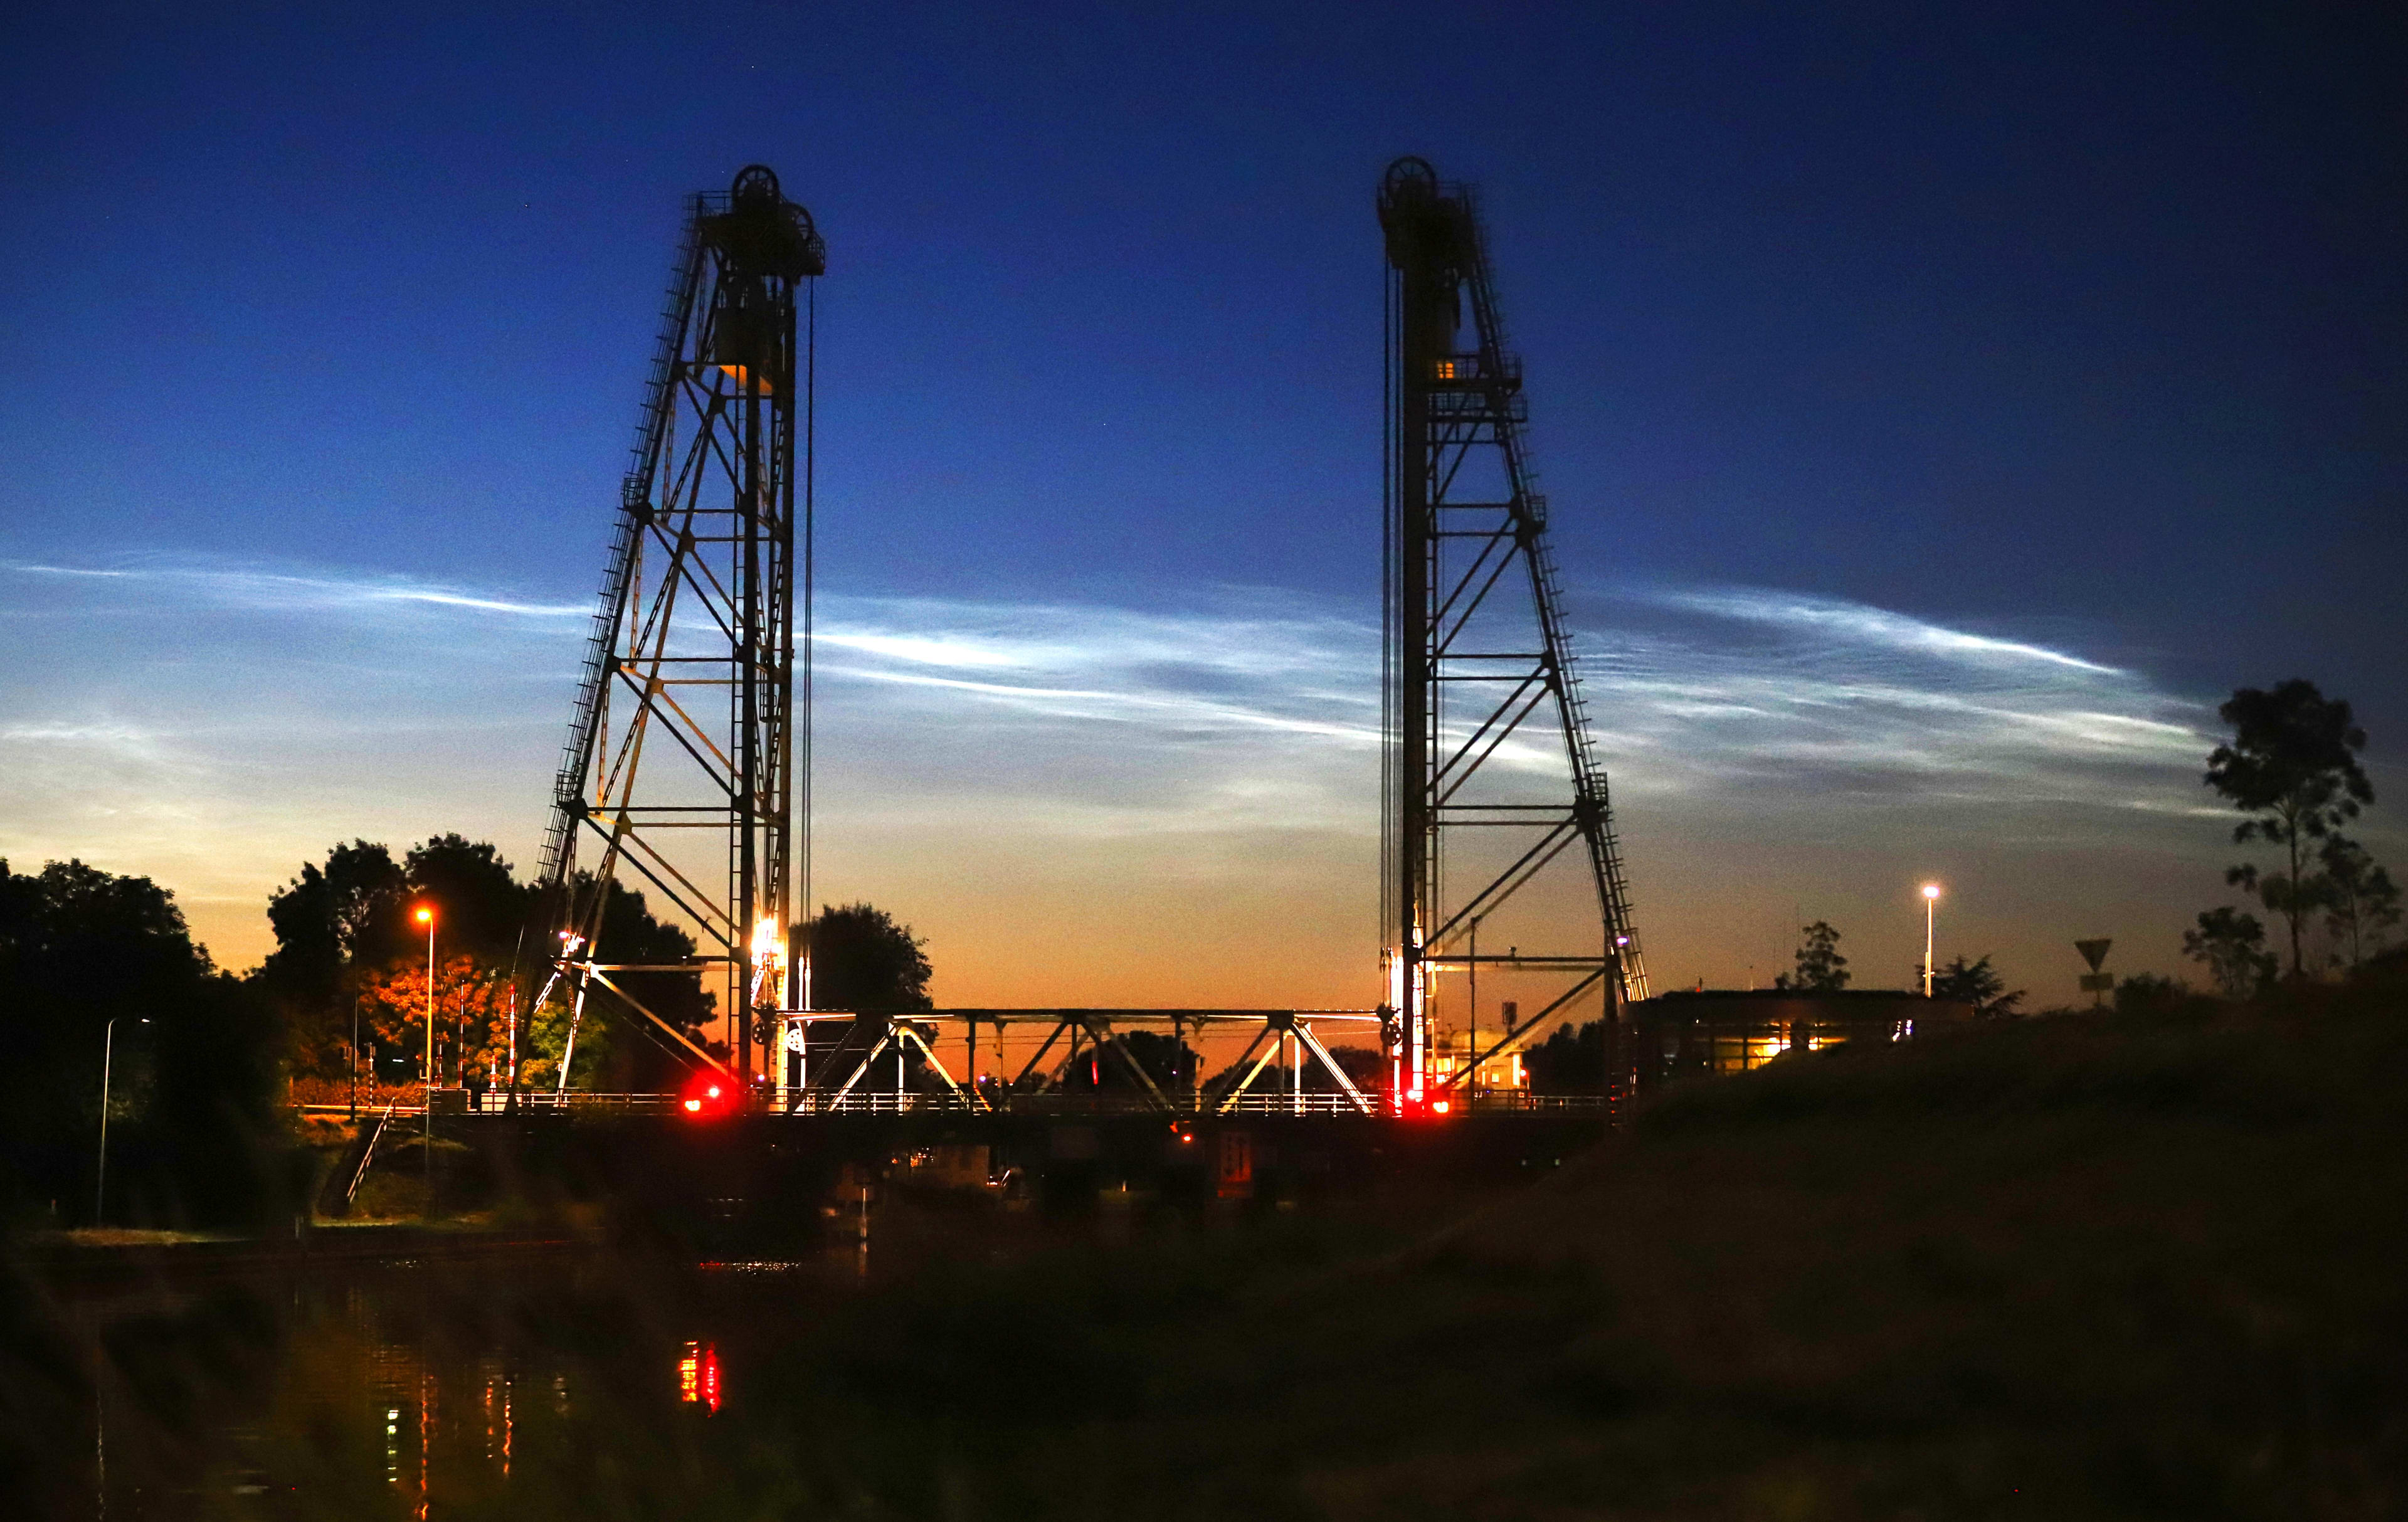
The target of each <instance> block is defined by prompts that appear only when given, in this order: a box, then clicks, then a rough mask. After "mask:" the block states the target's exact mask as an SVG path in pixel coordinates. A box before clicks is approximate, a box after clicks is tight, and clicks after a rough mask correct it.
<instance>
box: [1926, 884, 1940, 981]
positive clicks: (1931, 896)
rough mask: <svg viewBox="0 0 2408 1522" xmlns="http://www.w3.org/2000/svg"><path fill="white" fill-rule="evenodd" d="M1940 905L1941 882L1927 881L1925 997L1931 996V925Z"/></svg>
mask: <svg viewBox="0 0 2408 1522" xmlns="http://www.w3.org/2000/svg"><path fill="white" fill-rule="evenodd" d="M1939 907H1940V884H1939V883H1925V884H1924V885H1923V997H1924V998H1930V997H1931V925H1932V916H1933V913H1934V912H1935V911H1937V910H1938V908H1939Z"/></svg>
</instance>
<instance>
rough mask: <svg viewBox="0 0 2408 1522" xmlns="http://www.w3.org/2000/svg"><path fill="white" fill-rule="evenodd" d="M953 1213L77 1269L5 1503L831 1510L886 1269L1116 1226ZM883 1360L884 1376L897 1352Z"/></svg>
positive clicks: (1121, 1232) (921, 1266)
mask: <svg viewBox="0 0 2408 1522" xmlns="http://www.w3.org/2000/svg"><path fill="white" fill-rule="evenodd" d="M882 1214H883V1215H885V1223H886V1227H887V1228H891V1227H892V1226H893V1224H894V1217H893V1216H892V1215H891V1214H886V1213H882ZM961 1224H963V1223H958V1222H945V1221H935V1222H923V1223H921V1228H922V1230H921V1240H920V1241H918V1242H914V1241H913V1239H912V1234H911V1233H910V1232H909V1231H902V1232H897V1231H895V1230H893V1229H882V1233H881V1234H880V1236H879V1238H878V1240H876V1241H875V1242H873V1241H871V1240H870V1238H869V1236H868V1234H867V1232H861V1233H856V1231H855V1230H854V1229H853V1222H852V1221H851V1220H845V1221H843V1222H841V1223H840V1229H839V1230H836V1231H834V1232H832V1233H830V1237H829V1239H828V1240H827V1242H826V1244H825V1245H823V1246H821V1247H818V1248H815V1249H814V1250H812V1251H811V1252H810V1253H809V1254H808V1255H805V1256H789V1257H779V1258H748V1257H743V1256H728V1257H724V1258H697V1257H695V1256H691V1255H682V1256H681V1255H670V1254H667V1253H662V1252H629V1251H624V1250H603V1249H599V1248H595V1247H586V1246H556V1247H548V1248H525V1249H503V1250H495V1251H491V1252H487V1253H483V1254H480V1255H479V1256H467V1257H461V1256H447V1257H443V1258H432V1257H430V1258H421V1259H410V1258H406V1257H404V1258H394V1259H387V1260H374V1259H360V1258H325V1257H317V1256H310V1257H304V1256H294V1257H290V1258H285V1259H282V1260H279V1261H269V1262H254V1263H252V1264H251V1265H250V1266H248V1267H244V1266H240V1265H229V1266H226V1267H223V1268H220V1269H213V1270H206V1271H194V1270H193V1269H191V1268H189V1267H186V1268H180V1269H176V1270H173V1271H160V1272H154V1273H150V1274H145V1275H138V1276H131V1277H127V1278H122V1279H121V1280H120V1281H119V1282H116V1283H108V1282H105V1281H100V1282H87V1283H86V1284H84V1285H82V1286H80V1287H75V1288H69V1289H65V1290H63V1291H61V1292H59V1295H60V1298H58V1299H55V1300H54V1301H53V1303H52V1305H51V1306H50V1316H51V1317H52V1318H53V1319H54V1321H55V1323H56V1324H57V1325H58V1326H59V1327H61V1328H64V1329H65V1337H64V1339H63V1340H62V1341H61V1342H60V1344H59V1345H60V1346H62V1347H66V1348H71V1349H72V1350H73V1352H72V1354H71V1355H70V1356H71V1357H72V1358H73V1360H74V1361H75V1362H77V1363H79V1364H80V1365H81V1366H82V1367H81V1368H79V1369H76V1370H64V1371H54V1372H55V1373H57V1374H59V1375H60V1376H61V1377H59V1378H57V1379H56V1380H55V1381H54V1387H55V1389H56V1390H57V1391H59V1392H61V1401H62V1403H64V1402H66V1401H73V1400H80V1401H82V1402H83V1403H84V1405H85V1407H86V1409H84V1410H82V1411H80V1412H73V1411H68V1410H64V1409H53V1410H50V1412H48V1414H47V1415H46V1416H45V1417H44V1419H43V1421H42V1424H41V1425H42V1429H43V1430H44V1432H45V1433H46V1434H47V1441H46V1442H45V1443H44V1451H43V1452H41V1453H40V1454H39V1455H38V1456H37V1459H36V1473H35V1475H34V1477H33V1478H34V1484H33V1486H31V1487H30V1490H29V1493H28V1494H29V1499H30V1500H32V1501H33V1505H32V1507H31V1508H30V1509H29V1510H28V1511H26V1512H25V1513H22V1514H16V1513H14V1512H13V1510H12V1509H11V1508H8V1507H0V1512H7V1513H9V1514H10V1515H33V1516H42V1517H53V1516H56V1517H80V1516H91V1517H94V1518H101V1519H135V1518H178V1519H180V1518H188V1517H334V1516H341V1517H346V1518H385V1517H395V1518H398V1517H419V1518H427V1517H438V1516H439V1517H445V1518H453V1517H459V1518H469V1517H488V1516H491V1517H501V1516H509V1517H513V1518H549V1517H552V1516H555V1515H556V1516H562V1517H568V1516H576V1517H598V1516H619V1515H680V1516H683V1517H703V1516H712V1515H721V1514H722V1513H724V1514H725V1515H745V1516H751V1515H795V1514H796V1513H797V1512H800V1513H802V1514H804V1515H812V1514H817V1513H819V1512H822V1511H833V1512H841V1511H843V1510H845V1509H846V1505H847V1498H846V1497H845V1496H844V1495H842V1494H841V1493H839V1492H840V1490H841V1486H836V1485H835V1483H834V1482H833V1481H831V1479H830V1478H829V1476H831V1475H833V1474H838V1473H850V1474H854V1475H858V1474H860V1473H861V1472H863V1465H864V1464H865V1463H866V1462H867V1463H868V1464H870V1465H872V1466H873V1468H874V1466H875V1465H876V1464H877V1463H878V1462H879V1461H880V1460H879V1457H878V1455H877V1454H875V1453H867V1454H866V1453H865V1452H864V1444H865V1443H868V1444H869V1445H870V1446H871V1447H873V1448H875V1447H877V1446H878V1445H880V1444H881V1443H885V1442H886V1441H887V1440H886V1438H884V1437H882V1436H881V1435H878V1434H868V1435H867V1436H865V1435H864V1434H863V1433H862V1432H861V1431H860V1430H858V1425H859V1424H858V1423H857V1422H856V1421H855V1420H854V1419H853V1416H852V1415H850V1414H848V1411H847V1410H846V1406H847V1402H846V1400H845V1399H844V1392H845V1381H844V1376H843V1369H844V1366H845V1364H846V1361H847V1360H848V1359H849V1358H850V1359H852V1360H853V1361H854V1362H857V1363H863V1364H864V1365H865V1367H866V1366H867V1363H869V1362H877V1361H881V1360H880V1359H867V1360H865V1359H864V1358H863V1357H861V1355H862V1354H863V1353H864V1351H865V1350H867V1351H872V1352H877V1353H880V1354H881V1355H892V1354H893V1353H894V1352H896V1349H897V1347H898V1346H900V1345H902V1344H900V1343H895V1342H893V1341H891V1340H892V1339H907V1340H908V1339H910V1338H913V1337H925V1336H926V1335H928V1334H927V1329H926V1328H919V1329H917V1330H915V1329H913V1328H907V1327H901V1326H897V1327H894V1328H882V1327H881V1326H879V1325H878V1324H877V1319H876V1318H877V1316H878V1314H880V1313H879V1312H878V1311H877V1310H876V1309H875V1307H876V1306H877V1304H878V1303H879V1299H878V1298H879V1295H880V1293H881V1292H882V1291H883V1290H885V1289H888V1288H891V1287H895V1286H896V1285H897V1284H898V1283H899V1282H900V1281H901V1280H903V1279H904V1278H905V1277H906V1276H907V1275H916V1276H922V1278H923V1282H924V1283H925V1275H928V1274H931V1273H935V1274H939V1275H941V1274H944V1273H948V1272H951V1273H953V1274H955V1275H957V1276H958V1275H962V1274H964V1273H965V1272H967V1273H968V1274H969V1275H971V1276H973V1277H974V1276H975V1275H976V1274H977V1273H978V1272H979V1271H980V1267H981V1263H980V1260H982V1259H983V1260H997V1261H1011V1260H1017V1259H1018V1258H1020V1257H1022V1256H1026V1255H1028V1254H1032V1253H1034V1254H1042V1253H1045V1252H1047V1251H1051V1250H1053V1249H1055V1248H1059V1247H1061V1246H1063V1245H1065V1239H1066V1238H1068V1239H1074V1241H1073V1242H1072V1243H1071V1244H1072V1245H1081V1244H1084V1245H1092V1244H1093V1243H1094V1242H1095V1240H1096V1238H1097V1237H1098V1236H1102V1237H1104V1238H1106V1239H1108V1240H1109V1239H1111V1238H1114V1237H1125V1234H1126V1232H1127V1227H1126V1224H1125V1222H1120V1221H1115V1220H1114V1219H1113V1217H1112V1215H1111V1213H1109V1212H1107V1213H1104V1214H1103V1215H1102V1216H1101V1218H1100V1219H1095V1220H1090V1221H1087V1222H1085V1223H1082V1224H1081V1225H1080V1226H1078V1227H1076V1228H1068V1229H1066V1228H1059V1227H1055V1228H1046V1227H1042V1226H1040V1225H1038V1224H1036V1223H1030V1224H1028V1225H1027V1226H1026V1227H1025V1228H1020V1232H1019V1235H1018V1236H1017V1237H1015V1236H1014V1233H1013V1228H1012V1224H1011V1223H998V1222H996V1221H995V1220H993V1219H988V1220H987V1221H985V1222H983V1223H982V1224H980V1225H979V1226H978V1227H977V1228H975V1229H974V1230H972V1231H970V1232H968V1233H963V1232H961V1231H959V1230H958V1229H957V1228H958V1227H959V1226H960V1225H961ZM1140 1230H1142V1228H1140ZM1006 1314H1011V1313H1006ZM882 1340H886V1345H884V1346H880V1343H882ZM934 1340H935V1341H942V1342H959V1341H960V1338H959V1337H958V1336H957V1335H955V1334H954V1333H953V1332H940V1333H939V1334H938V1336H937V1337H936V1338H935V1339H934ZM874 1377H877V1378H884V1379H888V1380H890V1381H891V1379H892V1378H893V1371H892V1367H891V1365H890V1366H888V1368H887V1369H886V1371H885V1372H883V1373H881V1374H878V1375H876V1376H874ZM939 1377H940V1378H941V1377H942V1376H941V1375H939ZM954 1383H955V1384H956V1385H958V1384H959V1380H958V1379H956V1380H955V1381H954ZM70 1391H72V1392H74V1393H73V1394H72V1395H68V1394H66V1393H65V1392H70ZM886 1393H887V1395H888V1396H890V1397H891V1396H892V1395H893V1392H891V1391H889V1392H886ZM913 1442H914V1440H913V1439H911V1438H910V1437H909V1436H908V1435H897V1436H896V1439H895V1441H894V1461H895V1462H896V1463H899V1464H909V1463H910V1462H911V1461H912V1460H911V1457H910V1456H911V1453H912V1448H913ZM838 1450H841V1451H840V1452H839V1451H838ZM855 1499H858V1498H855Z"/></svg>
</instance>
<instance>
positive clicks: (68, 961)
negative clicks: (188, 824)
mask: <svg viewBox="0 0 2408 1522" xmlns="http://www.w3.org/2000/svg"><path fill="white" fill-rule="evenodd" d="M112 1022H114V1023H115V1026H114V1032H113V1036H112V1032H111V1023H112ZM0 1042H5V1050H6V1051H7V1060H6V1061H5V1062H0V1209H6V1210H7V1211H8V1212H9V1213H15V1212H17V1211H19V1210H22V1209H23V1208H25V1207H26V1206H27V1205H29V1204H33V1203H37V1202H41V1201H48V1200H58V1201H60V1202H61V1203H62V1205H63V1206H65V1208H66V1209H68V1210H69V1211H71V1212H72V1213H73V1214H74V1215H80V1214H81V1213H82V1212H83V1211H84V1210H86V1209H88V1208H89V1207H90V1203H91V1199H92V1197H91V1194H90V1192H89V1191H90V1189H91V1187H92V1179H91V1171H90V1170H92V1168H93V1164H94V1156H95V1152H96V1142H97V1123H98V1120H99V1114H100V1108H101V1102H102V1092H101V1091H102V1069H103V1061H104V1054H105V1055H106V1057H107V1066H108V1108H109V1112H110V1114H111V1115H112V1117H113V1119H114V1124H113V1125H112V1127H111V1143H112V1147H111V1150H112V1152H114V1153H117V1154H118V1157H117V1161H116V1164H115V1165H113V1167H112V1170H111V1173H110V1178H111V1181H112V1183H111V1187H110V1190H109V1196H110V1199H111V1202H112V1203H111V1209H112V1213H113V1214H114V1217H115V1218H116V1219H121V1220H122V1219H125V1218H127V1216H126V1213H124V1211H122V1210H121V1209H120V1208H119V1207H120V1202H122V1201H126V1200H129V1199H136V1198H137V1197H139V1198H140V1199H142V1200H144V1201H145V1203H144V1204H143V1206H142V1213H143V1215H144V1216H145V1218H150V1219H163V1220H170V1221H176V1220H183V1221H195V1222H201V1223H224V1222H230V1221H234V1220H236V1219H239V1218H240V1217H242V1216H244V1215H245V1214H247V1213H250V1212H251V1211H252V1210H254V1209H257V1208H259V1207H260V1206H261V1205H262V1203H263V1202H264V1201H265V1200H267V1199H270V1198H271V1197H272V1196H273V1195H274V1194H275V1190H274V1188H273V1187H272V1186H271V1185H272V1182H273V1178H274V1171H273V1170H274V1169H275V1168H276V1167H277V1166H278V1164H277V1158H278V1156H279V1152H278V1147H279V1124H278V1117H277V1114H276V1112H275V1108H274V1099H275V1083H276V1060H277V1055H278V1054H277V1050H276V1029H275V1026H274V1022H273V1021H272V1019H271V1018H269V1016H268V1015H267V1014H266V1012H265V1010H264V1009H263V1008H262V1007H261V1005H260V1003H259V1001H258V1000H257V999H256V998H252V997H251V995H250V994H249V992H248V991H247V990H246V989H245V988H244V987H243V986H242V985H241V984H239V983H237V982H236V980H234V979H231V978H227V977H224V976H222V975H221V974H219V973H218V972H217V971H216V969H214V968H213V967H212V966H211V964H210V961H209V956H208V952H207V951H205V950H203V949H202V948H201V947H200V946H199V945H197V944H195V943H194V942H193V939H192V935H191V933H190V931H189V930H188V929H187V928H186V926H185V924H184V916H183V912H182V911H181V910H179V909H178V908H177V907H176V901H175V896H174V895H173V894H171V893H169V892H168V891H167V890H166V889H165V888H163V887H161V886H160V885H159V884H157V883H153V882H151V881H150V879H149V878H147V877H132V876H121V875H118V874H116V873H113V872H108V871H103V870H101V869H98V868H95V867H91V866H88V865H86V864H85V863H83V862H80V861H64V862H56V861H54V862H51V863H50V864H48V865H47V866H45V867H44V868H43V869H41V870H40V871H39V872H36V873H33V874H30V875H28V874H22V873H16V872H12V871H10V870H9V869H8V864H7V862H6V861H0ZM263 1170H265V1171H263Z"/></svg>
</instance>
